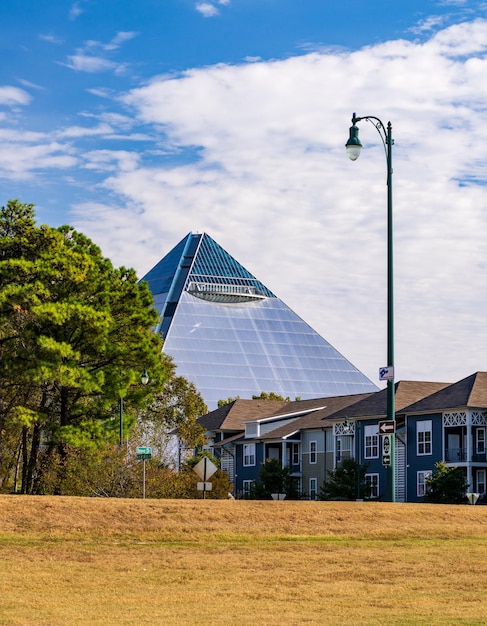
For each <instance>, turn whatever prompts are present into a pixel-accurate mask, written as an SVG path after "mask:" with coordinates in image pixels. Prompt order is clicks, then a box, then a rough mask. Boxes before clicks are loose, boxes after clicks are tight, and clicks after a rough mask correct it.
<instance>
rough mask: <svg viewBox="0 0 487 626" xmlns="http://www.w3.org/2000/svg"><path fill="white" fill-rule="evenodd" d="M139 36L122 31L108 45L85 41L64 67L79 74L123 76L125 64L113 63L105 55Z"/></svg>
mask: <svg viewBox="0 0 487 626" xmlns="http://www.w3.org/2000/svg"><path fill="white" fill-rule="evenodd" d="M137 35H138V33H136V32H134V31H120V32H118V33H117V34H116V35H115V37H114V38H113V39H112V40H111V41H109V42H108V43H103V42H100V41H95V40H88V41H85V42H84V45H83V47H82V48H80V49H79V50H77V51H76V54H73V55H70V56H68V61H67V63H64V64H62V65H65V66H66V67H69V68H70V69H73V70H76V71H79V72H88V73H95V72H106V71H114V72H115V73H117V74H121V73H123V72H125V71H126V66H125V64H123V63H117V62H115V61H112V60H110V59H109V58H107V56H106V55H104V54H103V53H110V52H113V51H114V50H118V48H120V46H121V45H122V44H123V43H125V42H126V41H130V40H131V39H133V38H134V37H137ZM98 51H101V53H102V55H100V54H97V52H98ZM100 94H101V90H100Z"/></svg>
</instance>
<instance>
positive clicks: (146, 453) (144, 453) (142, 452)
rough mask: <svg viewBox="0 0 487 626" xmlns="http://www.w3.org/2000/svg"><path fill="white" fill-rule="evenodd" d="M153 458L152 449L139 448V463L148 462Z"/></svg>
mask: <svg viewBox="0 0 487 626" xmlns="http://www.w3.org/2000/svg"><path fill="white" fill-rule="evenodd" d="M151 458H152V448H148V447H140V448H137V459H138V460H139V461H148V460H149V459H151Z"/></svg>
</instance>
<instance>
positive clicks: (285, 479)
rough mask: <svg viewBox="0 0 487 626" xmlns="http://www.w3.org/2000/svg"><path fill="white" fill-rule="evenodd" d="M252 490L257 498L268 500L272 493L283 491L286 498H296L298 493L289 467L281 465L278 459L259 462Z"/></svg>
mask: <svg viewBox="0 0 487 626" xmlns="http://www.w3.org/2000/svg"><path fill="white" fill-rule="evenodd" d="M253 491H254V493H255V497H256V498H257V499H258V500H270V499H271V498H272V494H273V493H284V494H286V498H288V499H296V498H297V497H298V495H299V494H298V489H297V483H296V481H294V480H293V479H292V477H291V473H290V470H289V467H282V465H281V462H280V461H279V460H278V459H267V460H266V461H265V462H264V463H261V465H260V470H259V480H257V481H256V482H255V485H254V489H253Z"/></svg>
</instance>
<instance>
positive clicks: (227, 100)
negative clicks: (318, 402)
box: [0, 0, 487, 383]
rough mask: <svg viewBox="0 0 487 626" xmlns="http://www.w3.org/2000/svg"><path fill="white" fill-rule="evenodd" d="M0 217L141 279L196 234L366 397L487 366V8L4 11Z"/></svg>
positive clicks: (175, 4)
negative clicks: (82, 240)
mask: <svg viewBox="0 0 487 626" xmlns="http://www.w3.org/2000/svg"><path fill="white" fill-rule="evenodd" d="M0 24H1V26H0V28H1V37H0V53H1V55H2V59H3V62H2V64H0V139H1V145H2V148H3V149H2V151H0V202H1V204H5V202H6V201H7V200H8V199H9V198H14V197H18V198H20V199H21V200H22V201H24V202H32V203H34V204H35V205H36V207H37V215H38V219H39V222H44V223H48V224H50V225H53V226H55V225H59V224H62V223H69V224H72V225H74V226H75V227H76V228H78V229H79V230H81V231H82V232H84V233H85V234H87V235H88V236H90V237H91V238H92V239H93V240H94V241H95V242H96V243H97V244H98V245H100V247H101V248H102V250H103V252H104V253H105V255H106V256H108V257H110V258H111V259H112V261H113V262H114V263H115V264H116V265H128V266H132V267H135V269H136V270H137V271H138V273H139V275H141V276H142V275H143V274H144V273H145V272H146V271H148V270H149V269H150V267H152V265H154V264H155V263H156V262H157V261H158V260H159V259H160V258H161V257H162V256H163V255H164V254H166V252H168V251H169V250H170V249H171V248H172V247H173V246H174V245H175V244H176V243H177V242H178V241H179V240H180V239H181V238H182V237H184V236H185V235H186V234H187V233H188V232H189V231H200V232H201V231H206V232H208V233H209V234H210V235H211V236H212V237H213V238H214V239H216V241H218V243H220V244H221V245H222V246H223V247H224V248H225V249H227V250H228V251H229V252H230V253H231V254H232V255H233V256H235V257H236V258H237V260H238V261H240V262H241V263H242V264H243V265H245V266H246V267H247V269H249V270H250V271H251V272H253V273H254V274H255V275H256V276H257V277H258V278H259V279H260V280H262V281H263V282H264V283H265V284H267V285H268V287H269V288H270V289H272V291H274V293H276V294H277V295H278V296H279V297H281V299H283V300H284V301H285V302H286V303H287V304H288V305H289V306H290V307H291V308H292V309H293V310H295V311H296V313H298V314H299V315H301V316H302V317H303V318H304V319H305V320H306V321H307V322H309V323H310V324H311V325H312V326H313V327H314V328H316V330H318V332H320V333H321V334H322V335H323V336H324V337H325V338H326V339H327V340H328V341H330V342H331V343H332V344H333V345H334V346H335V347H336V348H337V349H338V350H340V351H341V352H342V353H343V354H344V355H345V356H346V357H347V358H349V359H350V360H351V361H352V362H353V363H354V364H355V365H356V366H357V367H359V368H360V369H361V370H362V371H364V373H366V374H367V375H368V376H369V377H370V378H371V379H372V380H373V381H374V382H376V383H377V372H378V369H379V367H381V366H384V365H386V363H385V362H384V360H385V354H386V348H385V341H386V326H385V302H386V280H385V259H386V249H385V241H386V239H385V216H386V212H385V210H386V195H385V161H384V153H383V149H382V146H381V144H380V138H379V136H378V133H377V131H376V130H375V129H374V127H373V126H372V125H371V124H366V123H365V122H363V123H362V124H361V129H360V133H361V139H362V142H363V143H364V151H363V154H362V156H361V157H360V159H359V161H357V162H355V163H351V162H350V161H348V160H347V159H346V157H345V154H344V143H345V141H346V139H347V137H348V127H349V125H350V118H351V114H352V112H353V111H356V112H357V114H358V115H361V116H366V115H374V116H377V117H379V118H381V119H382V120H383V121H384V123H387V121H389V120H391V122H392V124H393V134H394V139H395V146H394V151H393V159H394V211H395V226H394V235H395V255H396V259H395V279H396V285H395V287H396V299H395V303H396V369H397V377H398V378H401V379H421V380H425V379H429V380H444V381H449V380H451V381H454V380H458V379H459V378H462V377H463V376H467V375H468V374H470V373H472V372H473V371H476V370H485V369H487V362H486V357H485V356H484V355H485V354H487V330H486V325H485V311H486V310H487V295H486V293H485V292H486V290H485V274H486V266H487V262H486V257H485V253H484V248H485V241H486V234H487V229H486V215H487V195H486V192H485V189H486V188H485V182H486V178H487V177H486V172H485V163H486V161H487V123H486V121H487V120H486V112H487V81H486V80H485V78H486V75H487V58H486V54H487V3H484V2H478V1H477V2H473V1H471V0H451V1H449V0H442V1H433V0H431V1H430V0H421V1H420V0H411V1H409V2H403V1H402V0H399V1H396V2H391V1H390V0H389V1H386V0H371V1H370V2H368V3H366V4H364V3H363V2H358V0H357V1H355V0H348V1H347V0H345V1H343V2H331V1H326V0H201V1H197V0H157V1H156V0H143V2H140V1H139V2H135V1H131V0H126V1H121V0H104V1H103V2H102V1H100V0H80V1H79V2H64V1H61V0H56V1H53V2H39V1H38V0H23V1H22V2H20V1H18V0H2V3H1V4H0Z"/></svg>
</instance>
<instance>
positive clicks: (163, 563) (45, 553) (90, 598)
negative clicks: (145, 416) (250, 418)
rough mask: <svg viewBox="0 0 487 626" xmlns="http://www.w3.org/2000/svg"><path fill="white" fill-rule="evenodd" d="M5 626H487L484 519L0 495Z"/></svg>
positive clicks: (355, 506)
mask: <svg viewBox="0 0 487 626" xmlns="http://www.w3.org/2000/svg"><path fill="white" fill-rule="evenodd" d="M0 556H1V560H2V568H0V588H1V589H2V590H3V591H2V594H0V624H26V625H32V626H34V625H36V624H49V625H53V626H56V625H58V624H59V625H61V624H69V625H77V624H149V623H150V624H167V625H172V624H175V625H178V626H179V625H181V626H183V625H185V624H209V623H212V624H231V625H232V626H238V625H240V624H241V625H247V624H254V623H265V624H269V625H273V624H283V623H286V624H291V625H292V624H296V625H300V624H351V625H352V624H357V625H358V624H360V625H361V626H363V625H366V624H438V625H440V624H441V625H442V626H445V625H448V624H469V625H473V624H486V623H487V507H469V506H458V507H454V506H438V505H405V504H385V503H355V502H350V503H347V502H344V503H325V502H249V501H213V500H206V501H202V500H108V499H84V498H50V497H37V498H36V497H23V496H0Z"/></svg>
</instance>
